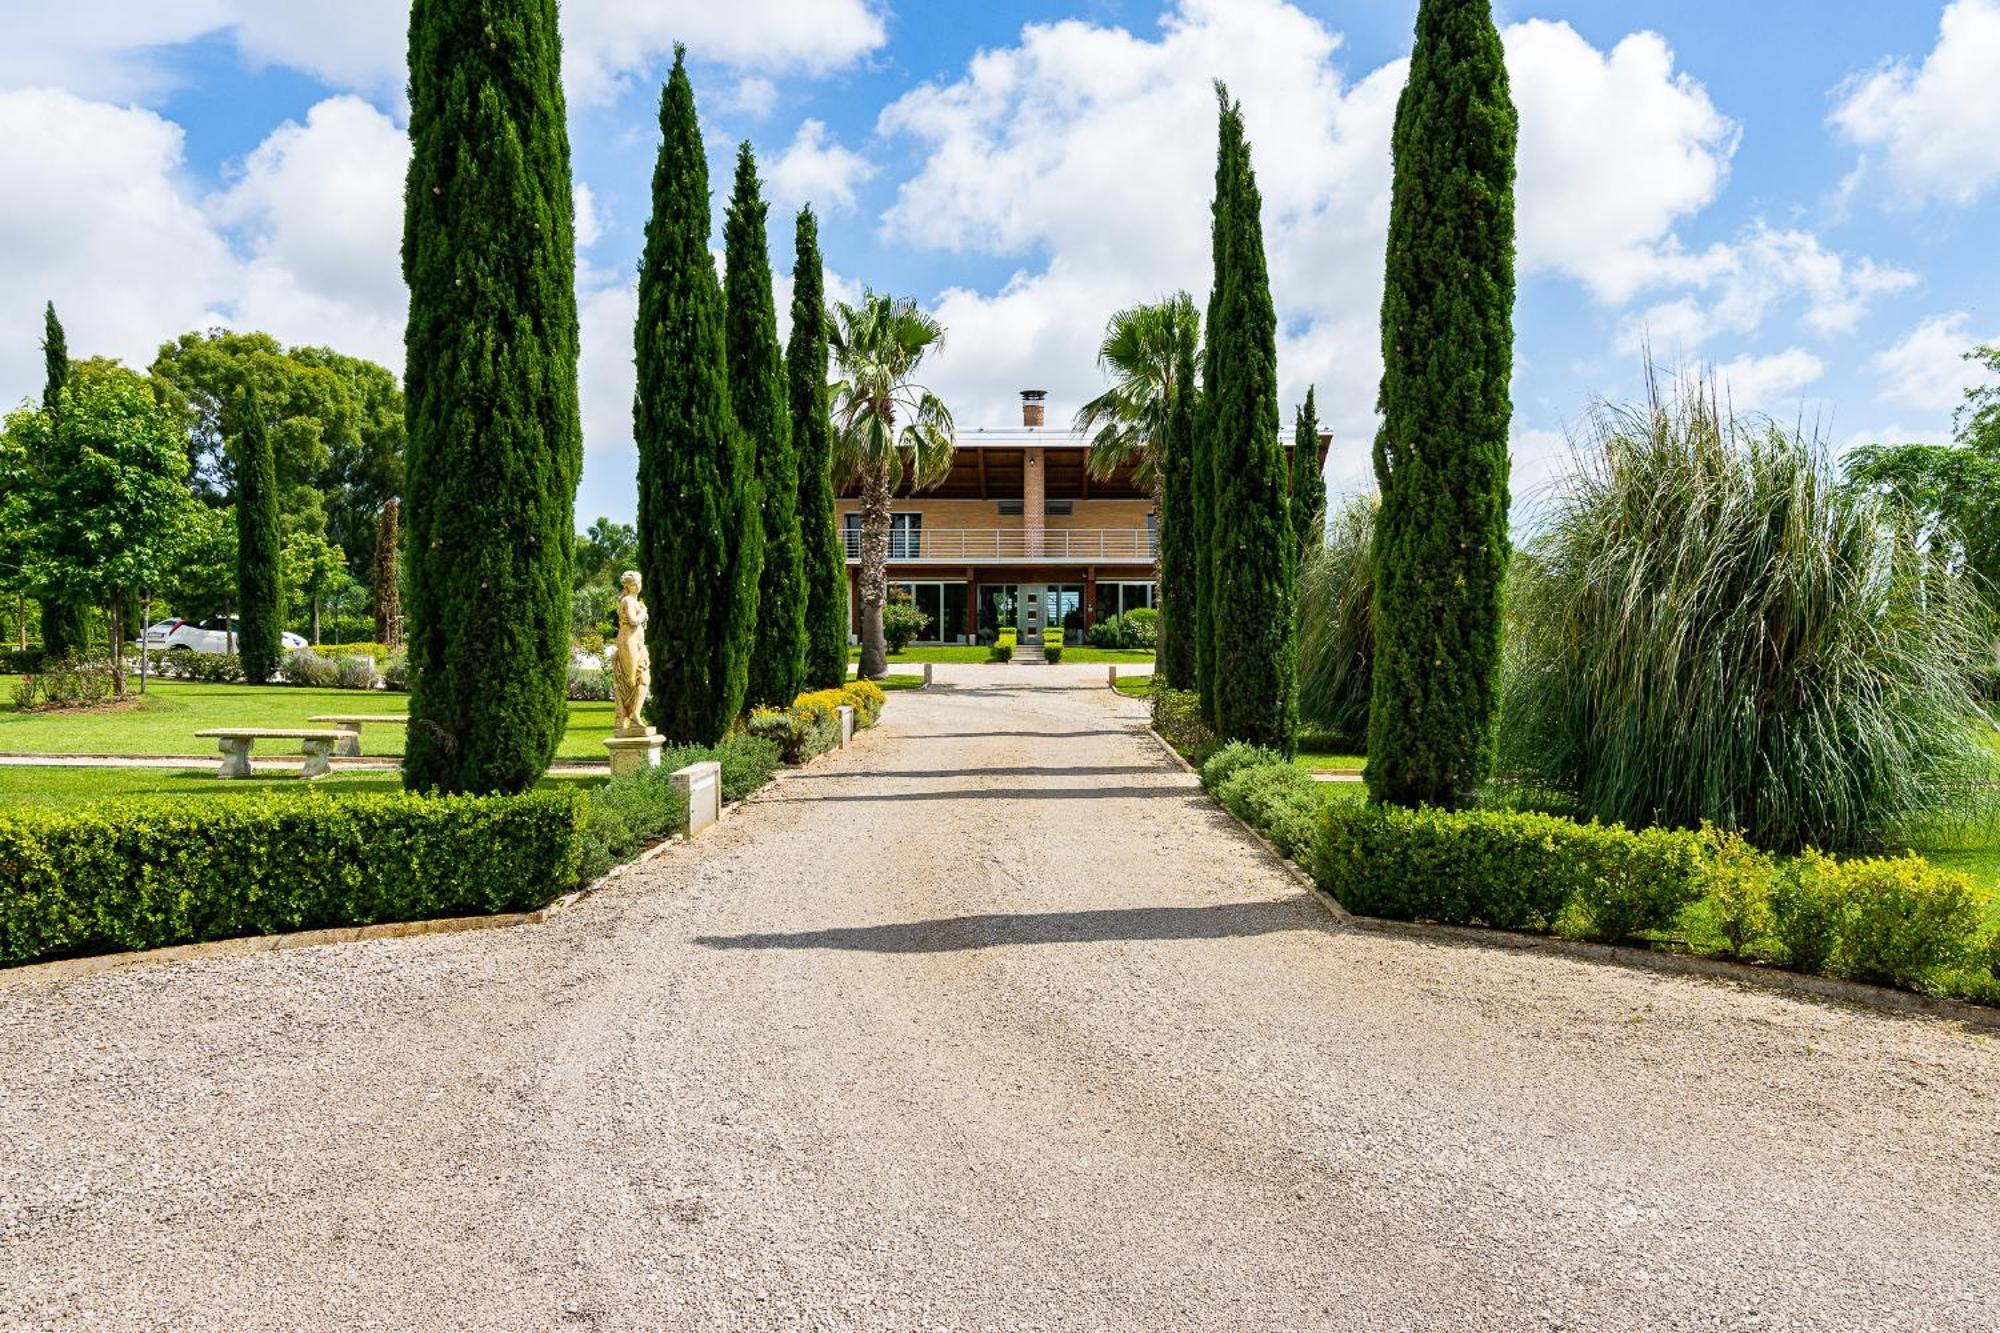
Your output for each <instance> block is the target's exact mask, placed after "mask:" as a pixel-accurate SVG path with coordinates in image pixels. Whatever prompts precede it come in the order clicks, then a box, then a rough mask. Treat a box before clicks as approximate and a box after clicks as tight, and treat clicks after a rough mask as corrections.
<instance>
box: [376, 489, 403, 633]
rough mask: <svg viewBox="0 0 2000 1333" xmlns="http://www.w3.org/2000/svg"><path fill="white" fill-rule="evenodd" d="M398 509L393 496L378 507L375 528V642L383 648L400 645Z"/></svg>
mask: <svg viewBox="0 0 2000 1333" xmlns="http://www.w3.org/2000/svg"><path fill="white" fill-rule="evenodd" d="M401 515H402V505H401V503H400V502H399V501H398V500H397V499H396V497H395V496H393V495H392V496H390V497H389V498H388V499H387V500H386V501H384V502H383V504H382V516H381V518H380V519H378V520H377V522H376V525H375V588H374V593H375V642H377V643H379V644H381V645H382V646H383V647H385V648H396V647H400V646H401V644H402V642H403V590H402V587H401V584H400V582H399V580H400V578H401V575H400V573H399V572H398V569H397V546H398V544H399V543H400V542H401V541H402V540H403V533H402V523H401Z"/></svg>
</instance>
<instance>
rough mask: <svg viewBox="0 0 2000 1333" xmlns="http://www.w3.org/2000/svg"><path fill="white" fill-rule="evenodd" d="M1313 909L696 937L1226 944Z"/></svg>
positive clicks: (863, 943) (1036, 917)
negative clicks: (1225, 941)
mask: <svg viewBox="0 0 2000 1333" xmlns="http://www.w3.org/2000/svg"><path fill="white" fill-rule="evenodd" d="M1326 924H1327V923H1326V921H1325V920H1324V919H1323V918H1322V917H1321V915H1320V914H1319V912H1318V909H1317V908H1316V907H1314V906H1313V904H1311V903H1307V902H1302V901H1293V902H1282V901H1257V902H1241V903H1219V904H1216V905H1215V906H1212V907H1120V908H1107V909H1104V910H1101V911H1088V912H988V913H981V914H978V915H974V916H950V917H940V918H938V919H936V920H932V921H899V922H895V923H893V924H889V925H881V926H832V927H828V928H826V929H823V930H802V931H795V932H789V933H784V932H774V933H768V934H756V935H699V936H696V937H695V943H696V944H699V945H702V946H704V947H706V948H710V949H850V950H854V951H857V952H861V953H959V952H963V951H965V950H968V949H992V948H999V947H1002V946H1004V945H1010V944H1096V943H1103V942H1107V941H1116V940H1131V941H1136V940H1227V939H1245V938H1250V937H1252V936H1257V935H1278V934H1284V933H1287V932H1291V931H1322V930H1324V929H1325V927H1326Z"/></svg>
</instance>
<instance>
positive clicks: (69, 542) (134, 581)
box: [0, 379, 189, 695]
mask: <svg viewBox="0 0 2000 1333" xmlns="http://www.w3.org/2000/svg"><path fill="white" fill-rule="evenodd" d="M186 475H187V459H186V455H185V454H184V452H183V450H182V446H181V441H180V438H179V436H178V434H177V433H176V431H175V429H174V423H173V420H172V419H171V418H170V417H169V416H167V415H166V414H165V413H164V412H162V411H161V410H160V407H159V405H158V404H157V403H156V402H155V401H154V400H153V396H152V395H151V394H150V393H148V392H147V391H146V390H145V388H144V387H143V386H140V385H137V384H133V383H131V382H128V381H124V380H117V379H109V380H102V381H98V382H93V383H85V384H79V385H77V386H75V387H64V388H63V389H62V390H60V392H59V395H58V398H57V402H56V410H55V411H54V412H46V411H42V410H39V409H22V410H21V411H18V412H15V413H13V414H12V415H11V416H9V417H8V418H7V427H6V434H5V436H4V445H0V478H4V483H0V491H5V492H6V493H8V494H11V495H15V496H17V497H19V501H20V511H19V512H20V515H21V516H22V517H25V519H26V520H27V532H26V533H25V538H26V540H25V543H24V544H25V546H26V547H27V550H28V552H29V555H28V563H29V575H30V577H31V578H32V579H33V580H34V583H35V586H36V587H37V588H39V589H40V590H41V591H42V594H43V596H44V597H46V598H49V599H52V600H59V601H63V602H65V603H68V604H71V605H87V604H91V603H102V604H104V605H105V606H107V607H108V608H109V611H110V632H111V641H112V642H113V643H114V644H122V643H123V642H125V640H126V637H127V630H126V610H127V608H128V607H129V606H130V604H131V601H132V599H133V597H134V596H135V595H137V594H139V593H140V592H141V591H142V590H144V589H148V588H153V587H157V586H159V585H160V584H161V583H162V582H164V581H165V579H166V577H167V574H168V572H169V570H170V568H171V562H172V558H173V556H174V553H175V550H176V548H177V547H178V546H179V544H180V543H181V541H182V540H183V539H184V534H185V520H186V513H187V509H188V507H189V500H188V496H187V490H186ZM111 663H112V668H111V669H112V689H113V692H114V693H116V694H119V695H122V694H124V692H125V659H124V654H123V653H122V652H114V653H113V654H112V655H111Z"/></svg>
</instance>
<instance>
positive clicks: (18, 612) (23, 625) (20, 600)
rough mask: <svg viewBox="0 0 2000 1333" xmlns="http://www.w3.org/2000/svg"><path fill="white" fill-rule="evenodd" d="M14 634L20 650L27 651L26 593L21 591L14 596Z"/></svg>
mask: <svg viewBox="0 0 2000 1333" xmlns="http://www.w3.org/2000/svg"><path fill="white" fill-rule="evenodd" d="M14 612H15V615H14V635H15V638H16V640H17V641H18V642H19V643H20V645H21V651H22V652H24V653H25V652H27V651H28V595H27V594H26V593H21V594H19V595H18V596H16V597H15V598H14Z"/></svg>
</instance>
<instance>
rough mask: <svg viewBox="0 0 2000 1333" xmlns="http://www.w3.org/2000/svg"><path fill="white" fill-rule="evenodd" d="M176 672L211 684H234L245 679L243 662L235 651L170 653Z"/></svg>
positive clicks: (171, 664)
mask: <svg viewBox="0 0 2000 1333" xmlns="http://www.w3.org/2000/svg"><path fill="white" fill-rule="evenodd" d="M167 662H168V663H169V665H170V666H171V667H172V668H173V671H174V674H175V675H177V676H180V677H181V678H183V679H185V680H192V681H199V682H203V683H205V684H209V685H233V684H235V683H237V682H238V681H240V680H242V679H243V663H242V661H241V660H240V659H238V658H237V656H236V654H234V653H169V654H168V655H167Z"/></svg>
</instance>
